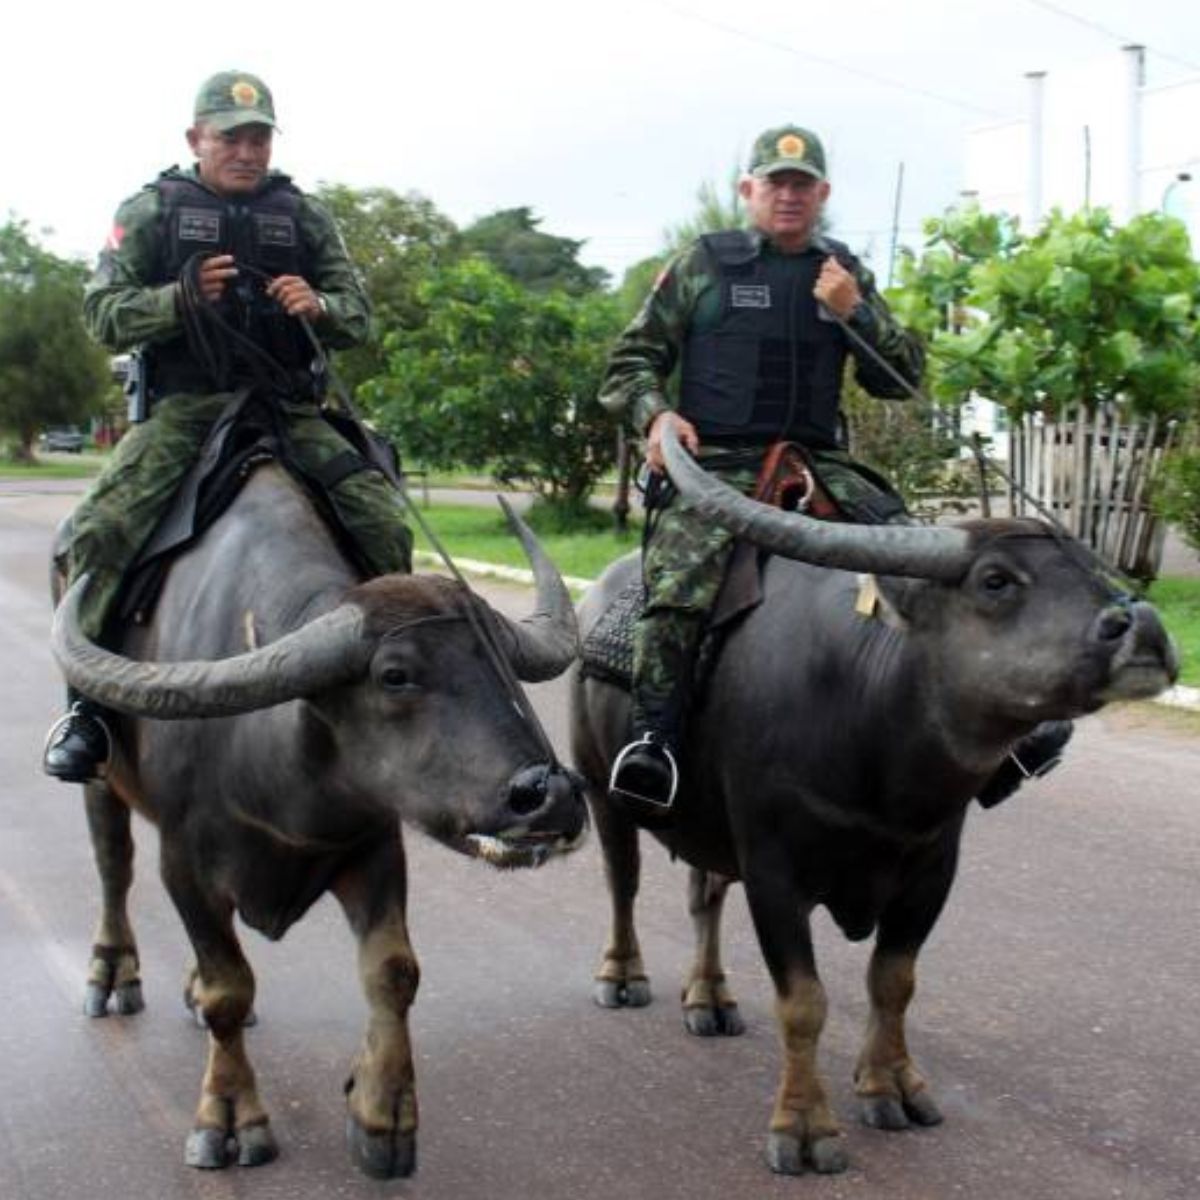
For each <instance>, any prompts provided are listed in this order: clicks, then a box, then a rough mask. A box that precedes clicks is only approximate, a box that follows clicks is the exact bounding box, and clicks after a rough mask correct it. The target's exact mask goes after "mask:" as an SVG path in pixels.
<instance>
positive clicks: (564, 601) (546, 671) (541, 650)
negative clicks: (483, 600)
mask: <svg viewBox="0 0 1200 1200" xmlns="http://www.w3.org/2000/svg"><path fill="white" fill-rule="evenodd" d="M498 499H499V501H500V506H501V507H502V508H503V509H504V515H505V516H506V517H507V518H508V524H509V527H510V528H511V529H512V531H513V533H515V534H516V535H517V537H518V538H520V540H521V546H522V548H523V549H524V551H525V557H526V558H528V559H529V565H530V566H531V567H532V568H533V581H534V587H535V592H536V598H535V602H534V609H533V612H532V613H531V614H530V615H529V616H528V617H524V618H522V619H521V620H520V621H513V620H510V619H509V618H508V617H506V616H504V615H503V614H501V613H496V612H495V610H493V614H494V615H495V617H496V620H497V621H498V623H499V625H500V631H501V636H502V638H503V641H504V649H505V652H506V654H507V655H508V661H509V663H510V664H511V665H512V669H513V670H514V671H515V672H516V675H517V678H518V679H522V680H524V681H525V682H526V683H539V682H541V681H542V680H544V679H553V678H554V677H555V676H557V675H561V674H562V673H563V671H565V670H566V669H567V668H568V667H569V666H570V665H571V663H572V662H574V660H575V656H576V655H577V654H578V652H579V627H578V625H577V624H576V622H575V606H574V605H573V604H572V603H571V594H570V593H569V592H568V591H567V585H566V584H565V583H563V581H562V576H561V575H560V574H559V573H558V568H557V567H555V565H554V564H553V563H552V562H551V561H550V559H549V558H548V557H547V555H546V552H545V551H544V550H543V549H542V548H541V546H540V545H539V544H538V540H537V538H536V537H534V535H533V531H532V530H531V529H530V528H529V526H528V525H526V524H525V522H524V521H522V520H521V518H520V517H519V516H517V514H516V513H515V512H513V510H512V506H511V505H510V504H509V503H508V501H506V500H505V499H504V497H503V496H500V497H498Z"/></svg>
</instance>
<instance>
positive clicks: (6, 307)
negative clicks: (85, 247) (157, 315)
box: [0, 217, 111, 460]
mask: <svg viewBox="0 0 1200 1200" xmlns="http://www.w3.org/2000/svg"><path fill="white" fill-rule="evenodd" d="M86 277H87V268H86V266H85V265H84V264H83V263H81V262H75V261H69V260H66V259H62V258H58V257H56V256H55V255H53V254H51V253H50V252H49V251H47V250H45V249H43V248H42V247H41V246H39V245H38V244H37V242H36V241H35V240H34V238H33V237H32V236H31V234H30V232H29V228H28V226H27V224H26V223H25V222H24V221H19V220H17V219H15V218H12V217H10V218H9V220H8V222H7V224H5V225H3V226H0V429H4V430H6V431H7V432H9V433H10V434H12V435H14V436H15V438H16V454H17V456H18V457H19V458H22V459H27V460H29V459H32V458H33V442H34V438H35V437H36V436H37V433H38V430H39V429H43V428H45V427H46V426H48V425H69V424H76V423H79V422H82V421H84V420H85V419H86V418H87V417H88V416H90V415H91V414H92V413H95V412H98V411H99V409H100V407H101V405H102V403H103V400H104V396H105V392H106V389H108V387H109V384H110V382H111V378H110V374H109V368H108V356H107V355H106V354H105V353H104V351H103V350H102V349H101V348H100V347H99V346H97V345H96V344H95V343H94V342H93V341H92V340H91V339H90V338H89V337H88V335H87V332H86V331H85V329H84V327H83V319H82V316H81V313H80V304H81V300H82V294H83V284H84V281H85V279H86Z"/></svg>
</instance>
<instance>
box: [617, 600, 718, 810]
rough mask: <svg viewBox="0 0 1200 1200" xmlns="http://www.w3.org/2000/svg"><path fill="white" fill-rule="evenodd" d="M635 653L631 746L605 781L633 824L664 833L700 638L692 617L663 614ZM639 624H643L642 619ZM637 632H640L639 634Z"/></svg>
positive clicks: (698, 621)
mask: <svg viewBox="0 0 1200 1200" xmlns="http://www.w3.org/2000/svg"><path fill="white" fill-rule="evenodd" d="M666 616H667V617H668V620H658V621H655V622H654V623H653V625H652V626H651V629H650V630H649V631H648V632H650V633H651V635H652V636H650V637H647V638H645V639H644V640H643V642H642V645H641V646H640V647H638V649H639V650H640V651H641V653H640V654H639V655H638V656H637V657H638V662H637V667H636V668H635V671H634V676H635V678H634V684H633V697H632V707H631V717H632V726H633V738H632V740H631V741H630V742H629V743H628V744H627V745H626V746H625V747H624V748H623V749H622V750H621V751H620V753H618V755H617V757H616V758H615V760H614V761H613V767H612V773H611V775H610V776H609V783H608V794H609V797H610V799H612V800H613V801H615V802H616V803H617V804H619V805H622V806H623V807H625V808H626V810H627V811H629V812H630V813H631V815H633V816H634V817H635V818H636V819H637V821H638V822H639V824H642V825H645V826H647V827H648V828H665V827H667V826H669V825H670V824H671V822H672V819H673V817H674V805H675V798H676V794H677V792H678V790H679V763H678V759H677V753H678V748H679V746H680V744H681V739H682V734H683V715H684V710H685V708H686V707H687V700H688V696H689V694H690V691H691V680H692V662H693V659H694V657H695V649H696V646H697V645H698V643H699V641H700V635H701V633H702V632H703V619H702V618H698V617H696V616H695V615H693V614H690V613H689V614H679V613H671V614H666ZM643 620H646V618H645V617H643ZM639 632H641V631H639Z"/></svg>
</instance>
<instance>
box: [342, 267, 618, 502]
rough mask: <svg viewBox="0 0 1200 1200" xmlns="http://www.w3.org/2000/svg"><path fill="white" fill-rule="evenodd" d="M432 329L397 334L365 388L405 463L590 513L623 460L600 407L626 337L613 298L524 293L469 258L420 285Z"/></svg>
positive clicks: (389, 340)
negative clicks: (452, 471)
mask: <svg viewBox="0 0 1200 1200" xmlns="http://www.w3.org/2000/svg"><path fill="white" fill-rule="evenodd" d="M418 299H419V300H420V302H421V303H422V304H423V305H425V307H426V309H427V311H428V320H427V321H426V323H425V324H424V325H421V326H419V327H418V328H415V329H397V330H394V331H392V332H391V333H389V334H388V335H387V338H386V342H385V344H386V349H387V367H386V370H385V371H384V373H383V374H382V375H380V376H379V377H378V378H376V379H374V380H372V381H371V382H370V383H369V384H367V385H366V387H365V388H364V395H365V397H366V399H367V400H368V402H369V403H370V404H371V405H372V409H373V411H374V413H375V415H376V418H377V420H378V421H379V423H380V424H381V425H382V426H383V427H384V428H385V429H386V430H387V432H388V433H389V434H391V435H392V436H393V437H395V438H396V439H397V441H398V442H399V444H400V447H401V449H402V450H403V452H404V453H405V454H406V455H409V456H413V457H415V458H417V459H418V460H420V461H421V462H424V463H426V464H428V465H430V466H434V467H443V468H448V467H454V466H459V465H463V466H467V467H471V468H474V469H484V470H490V471H491V473H492V474H493V475H494V477H495V478H496V479H497V480H498V481H499V482H500V483H502V484H506V485H507V484H513V483H516V482H525V483H528V484H531V485H532V486H533V488H534V489H535V491H536V492H537V493H538V495H539V496H540V497H541V498H542V499H544V500H545V501H547V502H548V503H549V504H550V505H552V506H554V507H556V508H557V509H558V510H560V511H565V512H567V513H579V512H581V511H583V510H584V509H585V508H586V505H587V497H588V495H589V493H590V492H591V491H592V489H593V488H594V486H595V484H596V481H597V480H598V479H599V478H600V477H601V476H602V475H603V474H604V473H605V472H606V471H608V470H609V469H610V468H611V466H612V463H613V457H614V452H615V438H614V425H613V422H612V420H611V418H610V417H609V416H608V414H607V413H606V412H605V411H604V410H603V409H602V408H601V407H600V404H599V402H598V401H597V399H596V393H597V391H598V388H599V383H600V377H601V374H602V372H603V369H604V363H605V359H606V356H607V354H608V350H609V347H610V345H611V343H612V339H613V337H614V336H615V333H616V330H617V324H618V321H617V311H616V303H615V301H614V299H613V298H612V297H611V296H609V295H607V294H605V293H591V294H587V295H583V296H572V295H569V294H568V293H566V292H563V291H555V292H549V293H539V292H534V291H530V290H529V289H527V288H524V287H521V286H520V285H519V284H517V283H515V282H514V281H513V280H512V279H510V278H508V277H507V276H505V275H504V274H503V273H502V272H501V271H499V270H498V269H497V268H496V267H494V266H493V265H492V264H491V263H489V262H487V261H485V260H484V259H481V258H468V259H465V260H463V261H461V262H458V263H453V264H450V265H448V266H443V267H440V268H438V269H437V270H435V271H434V272H433V273H432V274H431V275H430V276H429V277H428V278H427V279H426V280H425V281H424V283H422V284H421V285H420V287H419V288H418Z"/></svg>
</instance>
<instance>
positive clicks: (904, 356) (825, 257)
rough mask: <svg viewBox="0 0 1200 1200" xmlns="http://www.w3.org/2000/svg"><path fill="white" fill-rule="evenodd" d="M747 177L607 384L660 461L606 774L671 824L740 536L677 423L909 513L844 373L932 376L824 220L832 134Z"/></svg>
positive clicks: (766, 157) (896, 384) (754, 163)
mask: <svg viewBox="0 0 1200 1200" xmlns="http://www.w3.org/2000/svg"><path fill="white" fill-rule="evenodd" d="M738 193H739V195H740V196H741V198H742V201H743V202H744V204H745V206H746V214H747V217H748V222H749V228H747V229H734V230H727V231H724V232H721V233H711V234H705V235H704V236H702V237H700V238H699V239H698V240H697V241H696V242H694V243H692V244H691V245H690V246H688V247H686V248H685V249H684V250H683V251H682V252H681V253H680V254H678V255H677V256H676V257H675V258H674V259H673V260H672V261H671V262H670V263H669V264H668V266H667V267H666V269H665V270H664V271H663V272H662V274H661V275H660V276H659V278H658V280H657V282H656V283H655V285H654V287H653V290H652V291H651V293H650V295H649V297H648V298H647V300H646V302H645V304H644V305H643V306H642V309H641V311H640V312H639V313H638V315H637V316H636V317H635V318H634V320H633V322H632V323H631V324H630V325H629V326H628V328H627V329H626V330H625V332H624V333H623V334H622V335H621V337H620V339H619V340H618V342H617V345H616V347H615V349H614V350H613V353H612V357H611V360H610V364H609V368H608V374H607V376H606V378H605V381H604V384H603V387H602V389H601V396H600V399H601V403H603V404H604V405H605V407H606V408H608V409H609V410H610V411H612V412H621V413H625V414H627V415H628V417H629V418H630V420H631V421H632V424H633V427H634V430H635V432H636V433H638V434H639V435H641V436H642V437H643V438H644V439H645V447H646V460H647V463H648V465H649V469H650V472H651V474H650V482H649V486H648V488H647V509H648V510H649V512H648V533H647V537H646V541H645V546H644V554H643V574H644V581H645V588H646V601H645V606H644V608H643V610H642V612H641V615H640V618H639V619H638V621H637V624H636V627H635V632H634V640H633V684H632V693H633V696H632V699H633V704H632V740H631V741H629V743H628V744H627V745H626V746H625V748H624V750H623V751H622V752H621V753H620V755H618V757H617V760H616V762H615V764H614V767H613V772H612V779H611V786H610V790H611V793H612V795H613V797H614V799H617V800H619V801H620V802H622V803H624V804H626V805H627V806H629V807H630V809H631V810H632V811H633V812H635V813H636V814H637V815H639V816H641V817H643V818H648V819H651V820H655V821H659V822H661V821H663V820H670V810H671V806H672V804H673V803H674V798H675V793H676V789H677V785H678V778H679V773H678V766H677V761H676V760H677V754H678V749H679V746H680V744H681V741H682V737H683V725H684V720H685V715H686V710H687V705H688V698H689V691H690V689H691V684H692V677H693V673H694V664H695V662H696V658H697V653H698V650H699V648H700V645H701V642H702V640H703V637H704V633H705V630H706V628H707V626H708V623H709V620H710V617H711V615H712V612H713V607H714V604H715V602H716V599H717V595H718V592H719V591H720V589H721V586H722V581H723V579H724V577H725V573H726V567H727V564H728V563H729V560H730V556H731V554H732V552H733V547H734V541H735V539H734V535H733V534H732V533H730V532H729V531H728V530H727V529H724V528H722V527H721V526H719V525H717V524H714V523H713V522H711V521H709V520H706V519H702V518H700V517H699V516H698V515H697V514H696V512H695V510H694V509H693V508H692V507H691V506H690V505H689V504H688V503H687V502H686V501H684V500H683V499H681V498H680V497H679V496H678V495H676V494H674V492H673V491H672V490H671V489H670V488H669V487H667V486H665V481H664V479H663V476H662V471H663V458H662V448H661V447H662V438H663V433H664V430H665V429H666V428H667V427H668V426H669V427H671V428H673V429H674V430H675V432H676V434H677V436H678V438H679V440H680V441H681V442H682V443H683V445H684V446H685V447H686V448H687V449H688V450H690V451H691V452H692V453H693V454H695V455H697V456H698V458H699V461H700V462H701V463H702V464H703V466H704V467H705V468H706V469H707V470H709V471H711V472H713V473H714V474H716V475H717V476H718V477H719V478H720V479H722V480H724V481H725V482H727V483H729V484H731V485H732V486H734V487H736V488H738V489H739V490H741V491H751V490H753V489H754V488H755V486H756V484H757V485H758V486H760V487H762V486H764V482H765V481H764V477H763V470H764V462H765V461H766V460H767V452H768V449H769V448H770V447H771V446H772V444H776V443H793V444H796V445H798V446H799V447H801V448H802V450H801V453H802V455H803V457H804V459H805V461H806V463H807V469H808V470H809V471H810V472H811V475H812V476H815V477H816V479H817V480H818V482H819V484H820V485H821V488H822V489H823V491H824V493H826V495H827V501H826V503H827V505H828V508H829V510H830V514H829V515H832V516H834V517H835V518H836V519H842V520H851V521H857V522H868V523H891V522H907V521H908V520H909V518H908V516H907V514H906V512H905V510H904V505H903V503H902V502H901V500H900V498H899V497H898V496H897V495H896V494H895V493H894V492H893V491H892V490H891V488H890V487H888V485H887V484H886V482H885V481H884V480H882V479H880V478H879V477H878V476H876V475H874V473H873V472H870V471H868V470H866V469H865V468H863V467H862V466H861V465H860V464H856V463H855V462H853V460H852V459H851V458H850V457H849V455H848V454H847V453H846V450H845V438H844V427H843V422H842V419H841V414H840V400H841V389H842V375H843V369H844V366H845V363H846V359H847V357H852V358H853V360H854V368H855V374H856V376H857V379H858V381H859V383H860V384H861V385H862V386H863V387H864V388H865V389H866V391H868V392H869V393H871V394H872V395H874V396H878V397H882V398H887V399H904V398H906V397H907V396H908V395H909V394H910V392H911V391H912V390H913V389H914V388H915V386H916V385H917V384H918V383H919V381H920V377H921V370H922V366H923V361H924V354H923V351H922V348H921V345H920V343H919V342H918V340H917V339H916V337H915V336H914V335H913V334H911V333H909V332H908V331H906V330H905V329H903V328H902V327H901V326H900V325H899V324H898V323H897V322H896V320H895V318H894V317H893V316H892V314H891V313H890V311H889V310H888V307H887V304H886V303H885V301H884V300H883V298H882V297H881V296H880V294H879V292H878V291H877V290H876V288H875V284H874V281H873V279H872V276H871V272H870V271H868V270H867V268H866V267H864V266H863V264H862V263H861V262H860V261H859V260H858V259H857V258H856V257H855V256H854V255H853V254H852V253H851V251H850V249H849V248H848V247H847V246H845V245H844V244H842V243H841V242H838V241H835V240H833V239H832V238H829V237H827V236H826V235H825V234H824V232H823V231H822V215H823V213H824V209H825V203H826V201H827V200H828V198H829V194H830V184H829V180H828V178H827V169H826V159H825V151H824V148H823V146H822V144H821V141H820V139H819V138H818V137H817V136H816V134H814V133H812V132H811V131H810V130H807V129H803V128H801V127H800V126H798V125H785V126H782V127H781V128H777V129H769V130H767V131H766V132H765V133H763V134H762V135H761V136H760V137H759V138H758V139H757V140H756V141H755V143H754V148H753V151H752V153H751V156H750V162H749V164H748V166H747V170H746V173H745V174H744V175H743V176H742V179H741V181H740V183H739V184H738ZM677 367H678V388H677V395H675V396H672V395H671V393H670V392H669V391H668V380H669V379H670V377H671V376H672V374H673V373H674V372H675V370H676V368H677ZM1069 734H1070V726H1069V724H1066V723H1059V722H1056V723H1053V724H1051V725H1049V726H1047V727H1045V728H1042V729H1039V730H1038V731H1036V733H1035V734H1034V735H1031V737H1030V739H1028V740H1027V743H1026V744H1024V745H1023V746H1022V748H1021V751H1020V753H1019V754H1018V756H1017V757H1018V758H1019V759H1020V762H1019V764H1017V765H1014V766H1012V767H1009V766H1008V765H1007V764H1006V766H1005V767H1004V768H1002V769H1001V772H1000V773H999V774H998V777H997V778H996V779H995V780H993V781H992V783H991V784H989V787H988V789H987V790H986V793H985V794H984V795H981V799H982V800H984V801H985V802H990V803H994V802H996V801H997V800H999V799H1002V798H1003V797H1004V796H1005V795H1007V794H1009V793H1010V792H1011V791H1012V790H1013V789H1014V788H1015V787H1016V786H1017V784H1018V783H1019V781H1020V780H1021V779H1023V778H1024V777H1025V776H1026V775H1028V774H1032V773H1037V772H1039V771H1044V770H1045V769H1048V767H1049V765H1050V764H1051V763H1052V762H1053V761H1054V760H1055V759H1056V757H1057V755H1058V752H1059V750H1060V749H1061V746H1062V744H1063V743H1064V742H1065V740H1066V738H1067V737H1068V736H1069Z"/></svg>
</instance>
